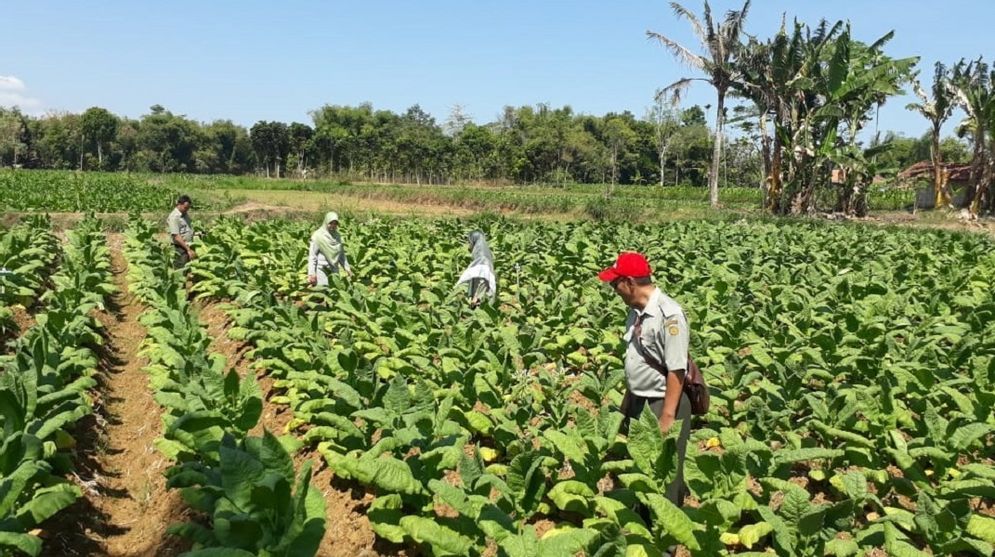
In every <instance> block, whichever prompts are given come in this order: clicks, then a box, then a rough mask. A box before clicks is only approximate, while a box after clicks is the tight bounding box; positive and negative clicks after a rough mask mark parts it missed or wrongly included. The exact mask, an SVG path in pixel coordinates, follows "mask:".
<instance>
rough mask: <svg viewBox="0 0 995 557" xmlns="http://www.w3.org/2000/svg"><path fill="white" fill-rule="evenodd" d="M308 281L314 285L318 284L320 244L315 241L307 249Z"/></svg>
mask: <svg viewBox="0 0 995 557" xmlns="http://www.w3.org/2000/svg"><path fill="white" fill-rule="evenodd" d="M307 281H308V282H309V283H311V284H312V285H314V284H317V282H318V243H317V242H315V241H314V240H311V245H310V246H308V249H307Z"/></svg>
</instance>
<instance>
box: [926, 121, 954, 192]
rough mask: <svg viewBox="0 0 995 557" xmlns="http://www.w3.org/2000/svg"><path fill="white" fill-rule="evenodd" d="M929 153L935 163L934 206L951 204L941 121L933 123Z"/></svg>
mask: <svg viewBox="0 0 995 557" xmlns="http://www.w3.org/2000/svg"><path fill="white" fill-rule="evenodd" d="M929 154H930V159H931V162H932V163H933V197H934V200H933V203H934V204H933V207H934V208H935V209H939V208H940V207H946V206H947V205H949V204H950V195H949V194H948V193H947V191H946V183H945V182H946V180H944V179H943V178H944V176H943V174H944V168H943V160H942V155H941V154H940V123H939V122H934V123H933V130H932V134H931V137H930V144H929Z"/></svg>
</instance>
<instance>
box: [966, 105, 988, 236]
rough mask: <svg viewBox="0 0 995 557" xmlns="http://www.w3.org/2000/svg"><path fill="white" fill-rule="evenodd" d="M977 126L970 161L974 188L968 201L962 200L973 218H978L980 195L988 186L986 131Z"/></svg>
mask: <svg viewBox="0 0 995 557" xmlns="http://www.w3.org/2000/svg"><path fill="white" fill-rule="evenodd" d="M977 126H978V129H977V130H975V134H974V159H973V160H972V161H971V182H972V185H973V186H974V187H973V191H972V192H971V197H970V199H965V200H964V201H965V203H967V204H968V208H969V210H970V212H971V215H972V216H975V217H976V216H978V212H979V210H980V209H981V198H982V193H983V192H984V189H985V188H986V187H987V185H988V184H986V183H985V176H986V175H987V174H988V172H987V171H986V167H987V166H988V163H987V161H986V160H985V159H986V158H987V153H986V151H985V134H986V130H985V129H984V127H982V125H981V123H980V122H978V123H977Z"/></svg>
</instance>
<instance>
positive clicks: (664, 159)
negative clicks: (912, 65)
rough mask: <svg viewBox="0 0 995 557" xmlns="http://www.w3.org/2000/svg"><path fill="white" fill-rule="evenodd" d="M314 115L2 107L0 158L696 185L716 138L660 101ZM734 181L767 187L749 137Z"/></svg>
mask: <svg viewBox="0 0 995 557" xmlns="http://www.w3.org/2000/svg"><path fill="white" fill-rule="evenodd" d="M311 116H312V122H311V123H310V124H304V123H300V122H292V123H289V124H287V123H284V122H268V121H259V122H257V123H255V124H254V125H253V126H251V127H249V128H246V127H244V126H240V125H238V124H236V123H234V122H232V121H230V120H216V121H213V122H210V123H201V122H197V121H195V120H192V119H190V118H187V117H185V116H183V115H179V114H174V113H172V112H170V111H169V110H167V109H166V108H164V107H162V106H160V105H155V106H153V107H151V108H150V110H149V113H148V114H145V115H143V116H141V117H140V118H138V119H132V118H126V117H122V116H117V115H115V114H113V113H111V112H110V111H108V110H106V109H104V108H100V107H93V108H89V109H87V110H86V111H84V112H83V113H82V114H74V113H52V114H47V115H44V116H40V117H34V116H30V115H26V114H23V113H21V112H20V111H18V110H17V109H3V108H0V166H9V165H14V166H18V167H23V168H50V169H77V170H103V171H118V170H124V171H136V172H189V173H205V174H208V173H227V174H247V173H257V174H261V175H265V176H271V177H307V176H314V175H323V176H335V177H340V178H346V179H356V180H370V181H380V182H407V183H433V184H440V183H456V182H468V181H470V182H472V181H489V182H511V183H538V182H542V183H557V182H580V183H622V184H648V183H655V184H693V185H700V184H702V183H703V182H704V179H705V172H704V169H705V168H706V165H707V161H708V157H709V153H710V149H711V134H710V131H709V129H708V126H707V125H706V123H705V111H704V110H703V109H702V108H701V107H698V106H692V107H690V108H687V109H684V110H678V109H676V108H674V107H671V106H669V105H665V104H663V103H658V106H656V107H654V109H653V110H651V111H649V113H647V114H646V115H645V116H644V117H642V118H637V117H636V116H635V115H633V114H632V113H630V112H621V113H610V114H606V115H604V116H591V115H586V114H578V113H576V112H574V111H573V110H572V109H571V108H570V107H569V106H565V107H562V108H551V107H549V106H547V105H543V104H540V105H537V106H522V107H505V109H504V110H503V111H502V112H501V114H500V117H499V118H497V119H496V121H494V122H490V123H487V124H476V123H474V122H473V121H472V120H471V119H470V118H469V117H468V116H467V115H465V113H464V112H463V111H462V110H461V109H460V108H459V107H456V108H454V109H453V110H452V112H451V113H450V114H449V116H448V117H447V118H446V119H445V120H444V121H443V122H441V123H440V122H438V121H437V120H436V119H435V118H434V117H433V116H432V115H430V114H428V113H427V112H425V111H424V110H422V109H421V108H420V107H419V106H418V105H415V106H412V107H411V108H409V109H407V110H406V111H404V112H402V113H396V112H393V111H390V110H378V109H374V107H373V105H372V104H369V103H364V104H361V105H359V106H338V105H325V106H322V107H320V108H318V109H316V110H314V111H312V112H311ZM742 150H743V152H742V153H738V154H737V156H738V159H739V160H741V163H742V164H736V165H735V168H730V169H729V173H728V175H727V179H728V180H729V181H730V182H731V183H738V184H743V185H746V184H756V183H757V180H758V177H759V174H758V172H759V170H758V169H759V166H757V165H756V164H752V166H751V161H754V162H755V161H756V160H758V159H756V153H755V152H753V151H754V150H753V149H752V147H751V146H749V145H747V144H746V143H743V144H742Z"/></svg>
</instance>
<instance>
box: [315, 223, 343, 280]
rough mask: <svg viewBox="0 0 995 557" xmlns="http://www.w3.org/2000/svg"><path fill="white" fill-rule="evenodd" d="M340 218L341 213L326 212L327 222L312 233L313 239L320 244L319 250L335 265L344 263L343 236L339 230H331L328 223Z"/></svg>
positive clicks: (329, 262)
mask: <svg viewBox="0 0 995 557" xmlns="http://www.w3.org/2000/svg"><path fill="white" fill-rule="evenodd" d="M337 220H339V215H338V214H337V213H334V212H328V213H325V222H323V223H322V225H321V228H319V229H317V230H315V231H314V234H311V241H312V242H314V243H315V244H317V245H318V251H320V252H321V254H322V255H324V256H325V260H326V261H328V264H329V265H332V266H333V267H334V266H335V265H339V264H341V263H342V260H343V259H344V258H343V257H342V256H343V255H344V253H343V249H342V237H341V236H339V231H338V230H329V229H328V223H330V222H332V221H337Z"/></svg>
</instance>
